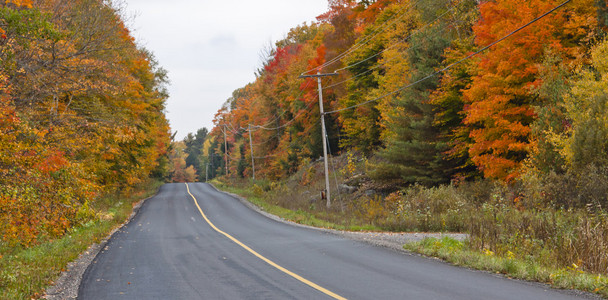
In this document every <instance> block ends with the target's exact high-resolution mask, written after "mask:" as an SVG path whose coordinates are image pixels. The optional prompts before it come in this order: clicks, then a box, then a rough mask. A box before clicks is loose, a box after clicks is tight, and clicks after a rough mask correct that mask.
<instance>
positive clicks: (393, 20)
mask: <svg viewBox="0 0 608 300" xmlns="http://www.w3.org/2000/svg"><path fill="white" fill-rule="evenodd" d="M418 1H420V0H416V1H414V2H413V3H411V4H410V5H409V6H403V7H402V8H401V9H400V10H399V11H397V13H395V15H394V17H393V18H391V19H389V20H390V21H391V23H390V24H387V23H388V22H389V20H387V21H386V22H384V23H382V24H381V25H380V27H378V28H376V29H375V30H374V31H373V32H372V33H371V36H369V37H367V38H365V39H363V40H360V41H358V42H356V43H355V44H354V45H352V46H351V47H350V48H348V49H347V50H345V51H344V52H342V53H340V54H338V55H337V56H336V57H334V58H332V59H330V60H329V61H326V62H324V63H323V64H321V65H320V66H317V67H315V68H313V69H310V70H307V71H304V72H303V73H302V74H307V73H310V72H312V71H315V70H321V69H323V68H324V67H327V66H329V65H332V64H334V63H335V62H337V61H339V60H341V59H342V58H344V57H346V56H347V55H349V54H350V53H352V52H354V51H356V50H358V49H359V48H361V47H363V46H364V45H366V44H367V43H369V42H370V41H371V40H372V39H374V38H375V37H376V36H378V35H379V34H380V33H382V32H384V30H386V28H388V27H389V26H391V25H393V24H395V23H396V22H397V21H399V20H400V19H401V18H403V16H405V13H406V12H404V10H406V9H409V8H411V7H413V6H415V5H416V4H418ZM402 12H403V13H402Z"/></svg>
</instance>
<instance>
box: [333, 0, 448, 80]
mask: <svg viewBox="0 0 608 300" xmlns="http://www.w3.org/2000/svg"><path fill="white" fill-rule="evenodd" d="M455 8H456V7H455V6H454V7H452V8H450V9H449V10H447V11H445V12H444V13H443V14H441V15H439V16H438V17H437V18H435V20H433V21H431V22H429V23H426V24H424V25H423V26H421V27H418V28H416V29H415V30H414V32H412V33H410V35H408V36H407V37H406V38H403V39H400V41H399V42H398V43H395V44H393V45H391V46H390V47H388V48H386V49H384V50H382V51H378V52H377V53H375V54H373V55H371V56H369V57H367V58H364V59H362V60H359V61H357V62H355V63H352V64H350V65H348V66H345V67H343V68H340V69H337V70H336V72H340V71H342V70H346V69H350V68H352V67H354V66H357V65H360V64H362V63H364V62H366V61H368V60H370V59H372V58H374V57H377V56H378V55H380V54H382V53H384V52H386V51H388V50H390V49H392V48H394V47H396V46H397V45H399V44H400V43H403V42H405V41H407V40H409V39H410V38H411V37H412V36H413V35H414V33H416V32H419V31H422V29H424V28H426V27H427V26H429V25H431V24H434V23H435V22H437V21H438V20H439V19H441V18H443V16H445V15H446V14H447V13H449V12H451V11H453V10H454V9H455Z"/></svg>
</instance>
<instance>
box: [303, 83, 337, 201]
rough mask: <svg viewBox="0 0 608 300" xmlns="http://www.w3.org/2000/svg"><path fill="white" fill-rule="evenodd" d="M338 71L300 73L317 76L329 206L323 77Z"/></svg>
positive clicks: (326, 193)
mask: <svg viewBox="0 0 608 300" xmlns="http://www.w3.org/2000/svg"><path fill="white" fill-rule="evenodd" d="M336 75H338V73H326V74H321V72H320V71H319V72H317V74H316V75H300V78H310V77H314V78H317V85H318V87H317V88H318V89H319V111H320V112H321V134H322V138H321V139H322V140H323V158H324V159H323V162H324V165H325V197H326V198H327V208H329V207H330V206H331V194H330V192H329V167H328V164H327V133H326V132H325V111H324V110H323V86H322V84H321V77H326V76H336Z"/></svg>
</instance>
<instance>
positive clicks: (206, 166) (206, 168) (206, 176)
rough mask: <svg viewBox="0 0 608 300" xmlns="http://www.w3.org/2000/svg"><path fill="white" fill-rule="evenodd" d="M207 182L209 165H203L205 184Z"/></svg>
mask: <svg viewBox="0 0 608 300" xmlns="http://www.w3.org/2000/svg"><path fill="white" fill-rule="evenodd" d="M207 181H209V163H206V164H205V182H207Z"/></svg>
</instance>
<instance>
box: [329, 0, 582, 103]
mask: <svg viewBox="0 0 608 300" xmlns="http://www.w3.org/2000/svg"><path fill="white" fill-rule="evenodd" d="M570 1H572V0H567V1H565V2H563V3H562V4H560V5H558V6H556V7H554V8H553V9H551V10H549V11H547V12H546V13H544V14H542V15H540V16H538V17H536V18H535V19H534V20H532V21H530V22H528V23H526V24H525V25H523V26H521V27H519V28H517V29H516V30H514V31H512V32H510V33H509V34H507V35H505V36H503V37H501V38H500V39H498V40H496V41H494V42H492V43H490V44H489V45H487V46H485V47H483V48H481V49H480V50H478V51H477V52H474V53H472V54H470V55H468V56H467V57H465V58H462V59H460V60H458V61H457V62H454V63H452V64H450V65H448V66H447V67H445V68H443V69H441V70H438V71H435V72H433V73H431V74H430V75H427V76H426V77H424V78H422V79H419V80H416V81H415V82H412V83H410V84H407V85H404V86H402V87H400V88H398V89H396V90H394V91H392V92H389V93H386V94H384V95H382V96H379V97H377V98H374V99H371V100H367V101H364V102H361V103H359V104H355V105H352V106H348V107H344V108H340V109H336V110H332V111H328V112H325V114H333V113H337V112H341V111H345V110H348V109H351V108H356V107H359V106H362V105H365V104H368V103H372V102H376V101H378V100H381V99H384V98H386V97H388V96H391V95H394V94H396V93H398V92H401V91H403V90H405V89H407V88H410V87H412V86H414V85H416V84H418V83H421V82H423V81H426V80H428V79H430V78H432V77H435V76H437V75H438V74H441V73H443V72H445V71H447V70H449V69H451V68H452V67H454V66H456V65H459V64H461V63H462V62H464V61H465V60H468V59H470V58H472V57H474V56H476V55H478V54H479V53H481V52H484V51H485V50H487V49H488V48H490V47H492V46H494V45H496V44H498V43H500V42H502V41H503V40H505V39H507V38H509V37H511V36H512V35H514V34H516V33H518V32H519V31H521V30H523V29H524V28H526V27H528V26H530V25H532V24H534V23H536V22H537V21H538V20H540V19H542V18H544V17H546V16H547V15H549V14H551V13H552V12H554V11H556V10H558V9H560V8H562V7H563V6H564V5H566V4H568V3H569V2H570Z"/></svg>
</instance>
